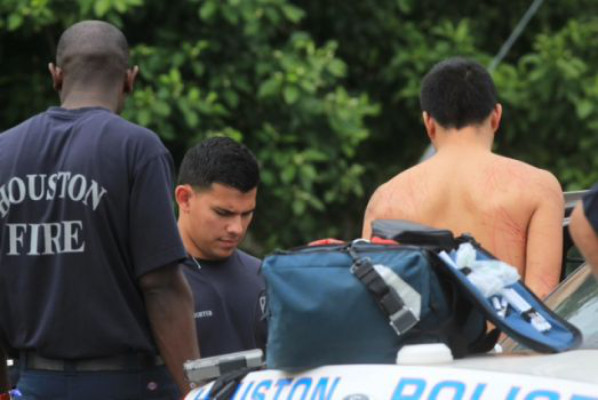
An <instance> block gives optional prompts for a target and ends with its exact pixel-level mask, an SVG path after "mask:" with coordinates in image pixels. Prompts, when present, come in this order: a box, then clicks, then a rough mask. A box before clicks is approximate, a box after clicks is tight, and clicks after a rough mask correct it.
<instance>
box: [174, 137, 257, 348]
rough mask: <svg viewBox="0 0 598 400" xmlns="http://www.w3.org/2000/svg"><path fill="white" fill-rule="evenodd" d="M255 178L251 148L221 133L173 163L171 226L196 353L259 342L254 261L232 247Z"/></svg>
mask: <svg viewBox="0 0 598 400" xmlns="http://www.w3.org/2000/svg"><path fill="white" fill-rule="evenodd" d="M258 184H259V167H258V163H257V161H256V159H255V157H254V155H253V154H252V153H251V151H250V150H249V149H248V148H247V147H245V146H244V145H242V144H239V143H237V142H235V141H234V140H232V139H229V138H225V137H217V138H211V139H207V140H205V141H204V142H202V143H200V144H198V145H197V146H195V147H193V148H192V149H190V150H189V151H188V152H187V154H185V157H184V158H183V161H182V163H181V166H180V170H179V178H178V186H177V187H176V191H175V198H176V201H177V203H178V206H179V219H178V226H179V232H180V234H181V237H182V239H183V243H184V245H185V249H186V250H187V254H188V257H187V261H186V262H185V269H184V271H185V276H186V277H187V280H188V281H189V285H190V286H191V290H192V292H193V295H194V297H195V322H196V326H197V334H198V335H199V338H200V351H201V354H202V356H204V357H206V356H214V355H219V354H225V353H232V352H236V351H242V350H250V349H254V348H261V349H264V346H265V340H266V325H265V321H264V319H263V307H264V297H263V291H264V281H263V278H262V277H261V275H259V274H258V269H259V266H260V264H261V262H260V260H258V259H257V258H255V257H252V256H250V255H249V254H247V253H245V252H243V251H241V250H239V249H238V248H237V246H238V245H239V244H240V243H241V242H242V240H243V238H244V237H245V233H246V232H247V228H248V227H249V224H250V223H251V220H252V218H253V212H254V209H255V205H256V194H257V187H258Z"/></svg>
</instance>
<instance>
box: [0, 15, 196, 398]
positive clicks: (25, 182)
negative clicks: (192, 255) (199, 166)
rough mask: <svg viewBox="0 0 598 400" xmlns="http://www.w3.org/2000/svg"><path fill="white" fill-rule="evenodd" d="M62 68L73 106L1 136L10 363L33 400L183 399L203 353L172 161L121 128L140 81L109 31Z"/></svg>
mask: <svg viewBox="0 0 598 400" xmlns="http://www.w3.org/2000/svg"><path fill="white" fill-rule="evenodd" d="M49 69H50V74H51V77H52V81H53V84H54V88H55V89H56V90H57V91H58V93H59V95H60V101H61V106H60V107H51V108H49V109H48V110H47V111H45V112H42V113H41V114H38V115H36V116H34V117H32V118H30V119H28V120H27V121H25V122H23V123H21V124H20V125H18V126H16V127H14V128H12V129H10V130H8V131H6V132H4V133H2V134H1V135H0V350H2V351H1V353H3V354H1V355H2V359H1V360H0V364H1V365H3V366H4V365H5V364H6V361H5V358H6V356H12V357H17V358H18V359H19V364H20V375H21V377H20V379H19V382H18V389H19V390H20V391H21V392H22V394H23V397H22V398H23V399H27V400H28V399H67V398H68V399H102V400H106V399H116V398H118V399H122V398H128V399H145V398H161V399H166V398H168V399H176V398H178V397H179V396H180V395H181V394H184V393H186V392H188V391H189V384H188V383H187V381H186V379H185V377H184V372H183V363H184V362H185V361H186V360H189V359H195V358H197V357H198V356H199V353H198V346H197V342H196V333H195V326H194V324H193V319H192V314H193V303H192V296H191V292H190V289H189V287H188V285H187V283H186V280H185V278H184V275H183V273H182V271H181V267H180V264H179V263H180V262H181V261H182V260H183V259H184V258H185V249H184V247H183V245H182V241H181V240H180V237H179V235H178V231H177V228H176V220H175V217H174V212H173V208H172V192H171V191H170V190H169V187H172V183H173V182H172V170H173V166H172V159H171V156H170V154H169V153H168V151H167V149H166V148H165V147H164V145H163V144H162V143H161V142H160V140H159V139H158V137H157V135H156V134H155V133H154V132H152V131H150V130H148V129H145V128H142V127H140V126H138V125H135V124H132V123H130V122H127V121H125V120H124V119H122V118H121V117H119V116H118V114H119V113H120V111H121V110H122V107H123V104H124V99H125V97H126V95H127V94H129V92H130V91H131V90H132V88H133V83H134V81H135V78H136V75H137V73H138V69H137V67H134V68H128V44H127V41H126V39H125V37H124V35H123V34H122V32H121V31H120V30H118V29H117V28H116V27H114V26H112V25H110V24H108V23H105V22H101V21H83V22H80V23H77V24H75V25H73V26H71V27H70V28H69V29H67V30H66V31H65V32H64V33H63V34H62V36H61V37H60V40H59V42H58V46H57V51H56V64H54V63H51V64H49ZM158 354H160V355H161V358H160V357H159V356H158ZM164 364H165V365H164ZM169 372H170V373H169ZM173 378H174V381H173ZM1 380H2V381H1V382H0V384H1V385H2V387H1V388H0V390H1V391H2V392H3V393H5V392H6V390H7V388H8V387H7V386H8V382H6V376H5V374H2V378H1ZM177 386H178V388H177ZM181 392H182V393H181ZM6 396H7V395H6V394H4V397H6ZM0 398H1V397H0Z"/></svg>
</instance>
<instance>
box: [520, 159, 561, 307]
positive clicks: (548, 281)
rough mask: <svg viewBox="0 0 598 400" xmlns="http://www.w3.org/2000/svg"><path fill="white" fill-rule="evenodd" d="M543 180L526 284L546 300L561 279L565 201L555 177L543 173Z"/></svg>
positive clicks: (531, 229) (529, 244)
mask: <svg viewBox="0 0 598 400" xmlns="http://www.w3.org/2000/svg"><path fill="white" fill-rule="evenodd" d="M540 179H541V181H540V182H539V183H540V185H541V186H540V187H541V188H542V190H540V191H539V193H538V196H539V203H538V205H537V207H536V209H535V211H534V213H533V215H532V217H531V219H530V223H529V225H528V230H527V243H526V258H525V277H524V282H525V284H526V285H527V286H528V287H529V288H530V289H531V290H532V292H534V293H535V294H536V296H538V297H539V298H540V299H543V298H544V297H546V295H548V294H549V293H550V292H551V291H552V290H553V289H554V288H555V287H556V286H557V285H558V283H559V279H560V276H561V269H562V252H563V217H564V207H565V200H564V196H563V192H562V190H561V185H560V184H559V182H558V180H557V179H556V177H554V175H552V174H550V173H549V172H546V171H543V172H542V175H541V176H540Z"/></svg>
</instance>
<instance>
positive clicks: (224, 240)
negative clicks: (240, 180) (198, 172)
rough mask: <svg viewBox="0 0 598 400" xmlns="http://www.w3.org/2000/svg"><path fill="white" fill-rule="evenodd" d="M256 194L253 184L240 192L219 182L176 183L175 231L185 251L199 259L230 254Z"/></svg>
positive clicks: (247, 221) (245, 225) (243, 231)
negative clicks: (200, 184) (203, 184)
mask: <svg viewBox="0 0 598 400" xmlns="http://www.w3.org/2000/svg"><path fill="white" fill-rule="evenodd" d="M256 195H257V188H253V189H251V190H249V191H248V192H245V193H244V192H242V191H240V190H238V189H235V188H233V187H230V186H227V185H223V184H220V183H213V184H212V185H211V186H210V187H209V188H206V189H199V188H193V187H191V186H190V185H179V186H177V188H176V190H175V196H176V201H177V203H178V206H179V219H178V226H179V232H180V233H181V237H182V239H183V244H184V245H185V249H187V252H188V253H189V255H191V256H192V257H195V258H198V259H202V260H222V259H225V258H228V257H230V256H231V255H232V254H233V252H234V250H235V249H236V248H237V247H238V246H239V244H240V243H241V242H242V241H243V239H244V238H245V234H246V233H247V228H248V227H249V224H250V223H251V220H252V218H253V212H254V210H255V204H256Z"/></svg>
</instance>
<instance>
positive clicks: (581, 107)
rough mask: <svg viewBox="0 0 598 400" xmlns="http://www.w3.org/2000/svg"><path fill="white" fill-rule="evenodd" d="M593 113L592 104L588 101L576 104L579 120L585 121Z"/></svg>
mask: <svg viewBox="0 0 598 400" xmlns="http://www.w3.org/2000/svg"><path fill="white" fill-rule="evenodd" d="M592 111H594V103H592V102H591V101H589V100H582V101H580V102H579V103H578V104H577V116H578V117H579V118H580V119H585V118H587V117H589V116H590V114H592Z"/></svg>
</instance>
